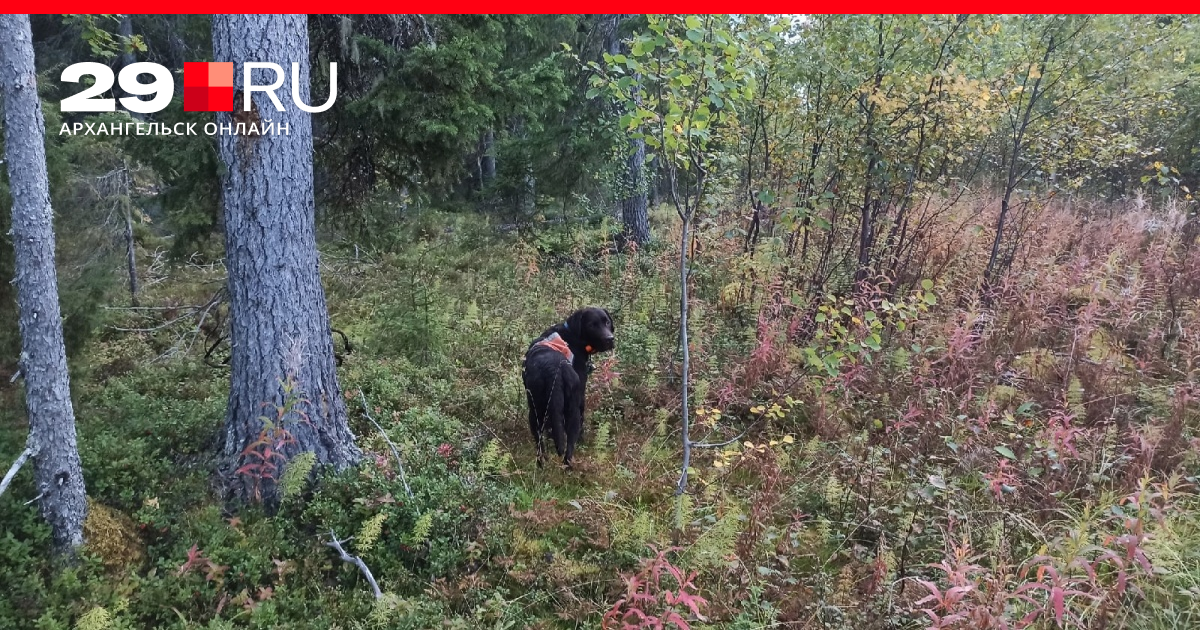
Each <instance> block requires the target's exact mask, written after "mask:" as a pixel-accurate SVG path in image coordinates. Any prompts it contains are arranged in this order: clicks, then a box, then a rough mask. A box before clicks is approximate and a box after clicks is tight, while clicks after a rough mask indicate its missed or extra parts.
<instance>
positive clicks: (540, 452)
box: [525, 387, 546, 468]
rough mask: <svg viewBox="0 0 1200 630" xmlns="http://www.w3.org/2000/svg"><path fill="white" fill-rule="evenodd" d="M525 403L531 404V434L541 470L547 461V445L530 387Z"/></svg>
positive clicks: (527, 390)
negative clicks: (544, 461) (543, 463)
mask: <svg viewBox="0 0 1200 630" xmlns="http://www.w3.org/2000/svg"><path fill="white" fill-rule="evenodd" d="M525 401H526V402H528V403H529V432H530V434H532V435H533V443H534V444H536V445H537V465H538V468H541V467H542V462H543V460H545V459H546V445H545V443H544V439H543V437H542V436H543V435H544V433H545V431H543V429H544V427H543V426H542V423H541V422H540V421H539V420H538V408H537V403H535V402H534V398H533V393H532V392H530V391H529V389H528V387H526V389H525Z"/></svg>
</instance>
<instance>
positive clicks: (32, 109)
mask: <svg viewBox="0 0 1200 630" xmlns="http://www.w3.org/2000/svg"><path fill="white" fill-rule="evenodd" d="M0 82H2V83H3V91H4V130H5V143H4V153H5V161H6V162H7V164H8V178H9V182H10V186H11V190H12V200H13V205H12V237H13V246H14V249H15V252H16V280H15V281H14V284H15V285H16V287H17V311H18V317H17V324H18V326H19V328H20V330H21V359H20V368H21V374H22V375H23V376H24V379H25V409H26V412H27V413H28V414H29V448H30V449H31V450H32V452H33V453H34V457H33V476H34V483H35V485H36V489H37V492H38V496H39V497H40V499H39V507H40V508H41V513H42V517H43V518H45V519H46V521H47V522H49V523H50V528H51V531H52V534H53V540H54V548H55V551H57V552H66V553H71V552H72V551H73V550H74V549H75V548H76V547H78V546H79V545H81V544H82V543H83V521H84V518H85V517H86V516H87V495H86V493H85V489H84V485H83V471H82V469H81V468H80V464H79V450H78V448H77V447H76V442H75V412H74V410H73V409H72V408H71V384H70V380H69V379H68V376H67V353H66V348H65V347H64V345H63V330H62V314H61V312H60V310H59V304H58V277H57V274H56V270H55V267H54V227H53V216H54V213H53V211H52V210H51V208H50V188H49V183H48V179H47V174H46V145H45V138H46V125H45V120H44V119H43V118H42V105H41V101H40V100H39V98H38V92H37V77H36V75H35V73H34V65H33V37H32V35H31V33H30V28H29V16H27V15H3V16H0Z"/></svg>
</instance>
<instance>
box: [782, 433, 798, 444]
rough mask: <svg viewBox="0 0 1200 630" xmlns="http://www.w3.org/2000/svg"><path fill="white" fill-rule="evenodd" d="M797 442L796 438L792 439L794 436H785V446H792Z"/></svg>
mask: <svg viewBox="0 0 1200 630" xmlns="http://www.w3.org/2000/svg"><path fill="white" fill-rule="evenodd" d="M795 441H796V440H795V439H794V438H792V436H790V435H785V436H783V443H784V444H791V443H792V442H795Z"/></svg>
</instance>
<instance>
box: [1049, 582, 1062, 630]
mask: <svg viewBox="0 0 1200 630" xmlns="http://www.w3.org/2000/svg"><path fill="white" fill-rule="evenodd" d="M1050 603H1051V605H1053V606H1054V620H1055V621H1057V622H1058V625H1060V626H1061V625H1062V620H1063V615H1064V614H1065V612H1066V602H1065V601H1064V597H1063V589H1062V587H1061V586H1055V587H1054V588H1052V589H1050Z"/></svg>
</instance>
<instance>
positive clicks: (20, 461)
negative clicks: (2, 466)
mask: <svg viewBox="0 0 1200 630" xmlns="http://www.w3.org/2000/svg"><path fill="white" fill-rule="evenodd" d="M32 456H33V447H32V446H26V447H25V450H23V451H21V455H20V456H18V457H17V461H15V462H13V465H12V468H9V469H8V474H6V475H4V480H3V481H0V495H3V494H4V491H5V490H8V484H10V483H12V480H13V477H16V476H17V471H19V470H21V466H24V465H25V462H26V461H28V460H29V458H30V457H32Z"/></svg>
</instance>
